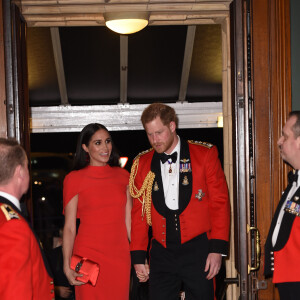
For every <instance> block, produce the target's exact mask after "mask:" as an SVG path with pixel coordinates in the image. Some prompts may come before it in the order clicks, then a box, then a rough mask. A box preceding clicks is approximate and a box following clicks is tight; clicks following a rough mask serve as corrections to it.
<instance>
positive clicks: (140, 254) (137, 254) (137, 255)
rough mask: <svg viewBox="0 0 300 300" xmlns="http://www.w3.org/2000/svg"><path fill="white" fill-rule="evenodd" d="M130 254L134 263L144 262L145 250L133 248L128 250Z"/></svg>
mask: <svg viewBox="0 0 300 300" xmlns="http://www.w3.org/2000/svg"><path fill="white" fill-rule="evenodd" d="M130 254H131V263H132V264H133V265H136V264H145V261H146V254H147V252H146V251H143V250H134V251H131V252H130Z"/></svg>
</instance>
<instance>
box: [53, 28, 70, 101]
mask: <svg viewBox="0 0 300 300" xmlns="http://www.w3.org/2000/svg"><path fill="white" fill-rule="evenodd" d="M50 33H51V41H52V47H53V56H54V61H55V69H56V74H57V80H58V87H59V93H60V99H61V104H62V105H68V104H69V100H68V93H67V86H66V77H65V71H64V62H63V57H62V51H61V44H60V36H59V28H57V27H51V28H50Z"/></svg>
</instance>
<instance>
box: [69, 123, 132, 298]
mask: <svg viewBox="0 0 300 300" xmlns="http://www.w3.org/2000/svg"><path fill="white" fill-rule="evenodd" d="M128 182H129V173H128V172H127V171H126V170H124V169H122V168H120V167H119V156H118V154H117V152H116V150H115V148H114V145H113V143H112V140H111V137H110V134H109V132H108V130H107V129H106V127H105V126H103V125H101V124H97V123H95V124H89V125H87V126H85V127H84V128H83V130H82V131H81V133H80V136H79V139H78V143H77V149H76V156H75V166H74V171H72V172H71V173H69V174H68V175H67V176H66V178H65V180H64V214H65V226H64V232H63V256H64V272H65V274H66V276H67V278H68V280H69V282H70V284H72V285H75V294H76V300H96V299H97V300H128V298H129V276H130V253H129V239H130V222H131V221H130V213H131V207H132V199H131V197H130V195H129V191H128ZM77 218H79V219H80V225H79V229H78V233H77V235H76V219H77ZM72 254H75V255H79V256H82V257H86V258H88V259H90V260H92V261H94V262H96V263H98V264H99V266H100V273H99V276H98V280H97V283H96V286H92V285H91V284H89V283H87V284H83V283H82V282H81V281H79V280H76V277H77V276H78V275H79V274H78V273H76V272H75V271H73V270H72V269H71V268H70V261H71V256H72Z"/></svg>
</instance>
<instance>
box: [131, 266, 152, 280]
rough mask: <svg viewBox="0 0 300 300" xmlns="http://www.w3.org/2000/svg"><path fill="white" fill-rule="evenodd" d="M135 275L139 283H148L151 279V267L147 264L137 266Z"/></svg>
mask: <svg viewBox="0 0 300 300" xmlns="http://www.w3.org/2000/svg"><path fill="white" fill-rule="evenodd" d="M134 269H135V273H136V276H137V278H138V279H139V282H146V281H147V280H148V279H149V265H148V264H147V263H146V264H144V265H143V264H135V265H134Z"/></svg>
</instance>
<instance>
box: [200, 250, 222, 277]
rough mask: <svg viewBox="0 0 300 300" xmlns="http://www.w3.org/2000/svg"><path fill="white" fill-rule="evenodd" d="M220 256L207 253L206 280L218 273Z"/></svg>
mask: <svg viewBox="0 0 300 300" xmlns="http://www.w3.org/2000/svg"><path fill="white" fill-rule="evenodd" d="M221 263H222V255H221V254H220V253H209V254H208V256H207V259H206V265H205V269H204V271H205V272H208V270H209V272H208V274H207V276H206V279H208V280H210V279H212V278H214V277H215V276H216V275H217V274H218V273H219V271H220V268H221Z"/></svg>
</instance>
